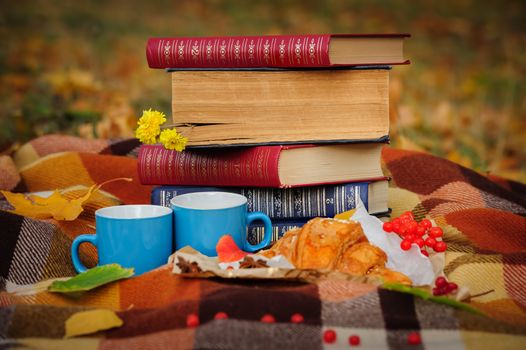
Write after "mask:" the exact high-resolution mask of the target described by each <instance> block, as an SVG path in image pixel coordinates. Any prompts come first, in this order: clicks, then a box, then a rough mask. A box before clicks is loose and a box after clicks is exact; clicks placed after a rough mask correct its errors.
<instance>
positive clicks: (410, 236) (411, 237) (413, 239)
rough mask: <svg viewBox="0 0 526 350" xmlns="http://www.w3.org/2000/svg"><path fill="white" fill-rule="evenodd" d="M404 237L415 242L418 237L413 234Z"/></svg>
mask: <svg viewBox="0 0 526 350" xmlns="http://www.w3.org/2000/svg"><path fill="white" fill-rule="evenodd" d="M404 238H405V239H407V240H408V241H409V242H414V241H415V238H416V237H415V236H413V235H407V236H405V237H404Z"/></svg>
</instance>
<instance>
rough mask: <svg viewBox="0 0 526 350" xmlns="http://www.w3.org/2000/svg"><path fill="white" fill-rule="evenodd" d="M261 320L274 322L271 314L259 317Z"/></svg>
mask: <svg viewBox="0 0 526 350" xmlns="http://www.w3.org/2000/svg"><path fill="white" fill-rule="evenodd" d="M261 322H263V323H274V322H276V319H275V318H274V316H272V315H271V314H265V315H263V317H261Z"/></svg>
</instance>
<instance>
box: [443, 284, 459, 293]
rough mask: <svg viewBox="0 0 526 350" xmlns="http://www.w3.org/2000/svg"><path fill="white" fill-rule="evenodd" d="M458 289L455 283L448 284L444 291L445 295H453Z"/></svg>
mask: <svg viewBox="0 0 526 350" xmlns="http://www.w3.org/2000/svg"><path fill="white" fill-rule="evenodd" d="M457 289H458V285H457V284H456V283H455V282H449V284H448V285H447V288H446V291H447V293H448V294H449V293H453V292H455V291H456V290H457Z"/></svg>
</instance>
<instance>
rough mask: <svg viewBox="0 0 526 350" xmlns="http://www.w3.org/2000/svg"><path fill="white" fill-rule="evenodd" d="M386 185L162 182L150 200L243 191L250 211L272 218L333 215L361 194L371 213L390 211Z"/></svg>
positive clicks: (159, 201) (165, 203) (166, 203)
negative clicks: (225, 185) (210, 185)
mask: <svg viewBox="0 0 526 350" xmlns="http://www.w3.org/2000/svg"><path fill="white" fill-rule="evenodd" d="M387 188H388V181H387V180H379V181H374V182H357V183H346V184H339V185H326V186H308V187H296V188H268V187H248V188H247V187H199V186H159V187H155V188H154V189H152V192H151V203H152V204H155V205H162V206H166V207H169V206H170V200H171V199H172V198H173V197H175V196H177V195H181V194H185V193H192V192H207V191H220V192H232V193H238V194H242V195H243V196H245V197H247V207H248V210H249V211H261V212H263V213H265V214H267V215H268V216H269V217H270V218H271V219H292V218H312V217H317V216H325V217H334V216H335V215H336V214H339V213H342V212H344V211H347V210H351V209H354V208H355V207H356V204H357V202H358V198H360V199H361V200H362V202H363V203H364V205H365V207H366V208H367V210H368V211H369V213H371V214H379V213H384V212H387V211H388V207H387Z"/></svg>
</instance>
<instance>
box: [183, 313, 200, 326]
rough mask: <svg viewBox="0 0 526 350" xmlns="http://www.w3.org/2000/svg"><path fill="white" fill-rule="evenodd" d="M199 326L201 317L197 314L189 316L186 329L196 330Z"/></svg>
mask: <svg viewBox="0 0 526 350" xmlns="http://www.w3.org/2000/svg"><path fill="white" fill-rule="evenodd" d="M197 326H199V316H197V315H196V314H189V315H187V316H186V327H189V328H195V327H197Z"/></svg>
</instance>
